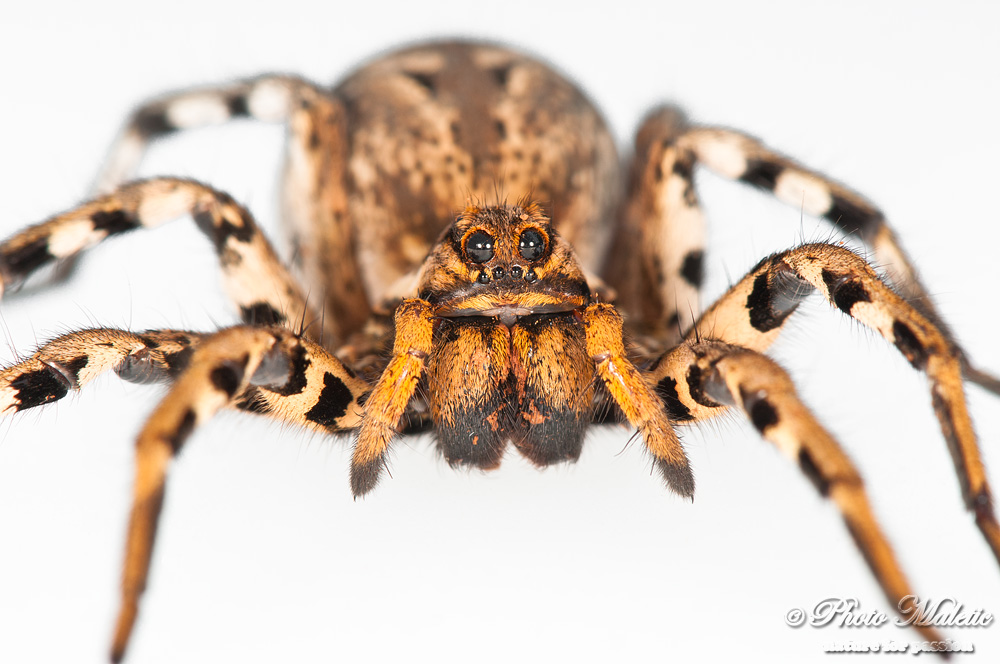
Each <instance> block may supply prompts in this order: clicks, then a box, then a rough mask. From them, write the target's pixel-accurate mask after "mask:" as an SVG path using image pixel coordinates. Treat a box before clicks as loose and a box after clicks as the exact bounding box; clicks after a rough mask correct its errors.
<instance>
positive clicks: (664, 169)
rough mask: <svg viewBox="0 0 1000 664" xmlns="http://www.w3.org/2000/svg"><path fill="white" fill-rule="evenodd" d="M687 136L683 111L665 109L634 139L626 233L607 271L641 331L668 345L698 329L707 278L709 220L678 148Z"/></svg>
mask: <svg viewBox="0 0 1000 664" xmlns="http://www.w3.org/2000/svg"><path fill="white" fill-rule="evenodd" d="M685 131H687V121H686V119H685V118H684V115H683V113H682V112H681V111H680V110H679V109H677V108H674V107H666V108H661V109H657V110H655V111H653V112H652V113H651V114H650V115H649V116H648V117H647V118H646V119H645V121H644V122H643V124H642V127H641V128H640V129H639V132H638V133H637V134H636V139H635V157H634V159H633V162H632V172H631V174H630V177H629V192H628V200H627V207H626V210H625V216H624V218H623V220H622V223H623V224H624V225H625V228H624V229H623V231H622V232H620V233H618V234H617V235H616V241H617V242H618V245H617V246H615V247H614V249H613V250H612V253H611V257H610V259H609V260H610V261H611V263H610V265H609V266H608V268H609V270H608V279H609V281H611V283H612V285H613V286H614V287H615V289H616V290H617V292H618V300H617V301H618V303H620V304H621V305H622V306H623V307H624V308H626V309H627V310H628V311H632V312H638V313H639V314H640V319H641V328H642V331H643V332H644V333H647V334H649V335H650V336H651V337H654V338H656V339H659V340H662V341H663V342H665V343H667V344H669V345H673V344H674V343H676V342H677V341H679V340H680V337H681V330H689V329H691V326H692V325H693V324H694V316H695V315H696V312H698V311H700V307H699V303H698V301H699V291H700V289H701V284H702V280H703V276H704V268H703V263H704V256H705V216H704V214H703V212H702V210H701V206H700V205H699V203H698V194H697V192H696V191H695V187H694V166H695V154H694V153H693V152H692V151H691V150H690V148H689V147H687V146H684V145H682V144H680V143H679V142H678V139H679V138H680V137H681V136H683V135H684V132H685ZM654 294H655V295H654Z"/></svg>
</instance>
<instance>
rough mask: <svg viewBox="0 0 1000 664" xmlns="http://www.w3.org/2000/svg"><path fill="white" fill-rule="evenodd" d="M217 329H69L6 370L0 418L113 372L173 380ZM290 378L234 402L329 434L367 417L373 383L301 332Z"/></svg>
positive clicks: (0, 372)
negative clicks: (365, 398) (209, 331)
mask: <svg viewBox="0 0 1000 664" xmlns="http://www.w3.org/2000/svg"><path fill="white" fill-rule="evenodd" d="M208 336H210V335H208V334H204V333H199V332H187V331H179V330H147V331H145V332H139V333H133V332H126V331H124V330H116V329H112V328H95V329H87V330H78V331H75V332H70V333H69V334H65V335H62V336H60V337H57V338H55V339H53V340H52V341H50V342H48V343H46V344H44V345H42V346H41V347H40V348H39V349H38V350H37V351H35V352H34V353H33V354H32V355H31V356H30V357H27V358H25V359H23V360H21V361H20V362H17V363H16V364H13V365H11V366H9V367H6V368H4V369H0V417H3V416H4V415H7V414H10V413H15V412H20V411H22V410H26V409H28V408H33V407H35V406H41V405H44V404H48V403H52V402H55V401H58V400H59V399H62V398H63V397H65V396H66V395H67V394H68V393H69V392H70V391H76V390H80V389H83V387H84V386H85V385H87V384H89V383H90V382H92V381H93V380H94V379H95V378H97V377H98V376H99V375H101V374H103V373H105V372H107V371H112V370H113V371H114V372H115V373H116V374H118V376H119V377H120V378H122V379H124V380H127V381H130V382H133V383H152V382H163V381H173V380H174V379H176V378H177V377H178V376H179V375H180V374H181V372H182V371H184V370H185V369H186V368H187V367H188V364H189V363H190V361H191V356H192V355H193V353H194V351H195V349H196V348H197V347H198V345H199V344H200V343H201V342H202V340H203V339H205V338H206V337H208ZM287 363H288V369H287V374H288V379H287V381H286V382H285V383H284V384H282V385H269V386H260V385H253V386H251V387H249V388H248V389H247V390H246V391H245V392H243V393H241V394H240V395H239V397H238V398H237V399H236V400H235V401H234V402H233V404H232V405H233V406H234V407H236V408H238V409H240V410H243V411H246V412H251V413H258V414H261V415H265V416H267V417H271V418H274V419H278V420H281V421H284V422H288V423H290V424H297V425H299V426H302V427H305V428H309V429H314V430H318V431H322V432H326V433H337V432H343V431H349V430H351V429H354V428H356V427H357V426H358V425H359V424H360V423H361V416H362V408H361V405H360V402H361V401H363V396H364V395H365V394H366V393H367V392H369V391H371V386H370V385H368V383H366V382H365V381H363V380H361V379H360V378H358V377H357V376H356V375H355V374H354V372H353V371H351V369H350V368H348V367H347V366H346V365H345V364H343V363H342V362H341V361H340V360H338V359H337V358H335V357H333V356H332V355H330V354H329V352H328V351H326V350H325V349H323V347H322V346H319V345H318V344H316V343H314V342H312V341H310V340H308V339H305V338H302V337H298V338H297V341H296V343H289V345H288V357H287Z"/></svg>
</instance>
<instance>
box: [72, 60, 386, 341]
mask: <svg viewBox="0 0 1000 664" xmlns="http://www.w3.org/2000/svg"><path fill="white" fill-rule="evenodd" d="M237 118H253V119H256V120H261V121H264V122H284V123H286V124H287V125H288V129H289V140H288V148H287V158H286V168H285V177H284V192H283V199H284V202H283V216H284V217H285V218H286V221H287V222H288V226H289V227H290V228H291V230H292V232H291V242H292V246H293V249H294V253H293V261H294V262H295V265H296V267H299V268H301V270H302V277H303V280H304V282H305V283H310V284H330V285H336V287H335V288H331V289H330V291H329V292H326V293H318V294H314V297H318V299H320V300H321V301H322V302H323V303H324V305H325V308H326V313H327V314H328V315H327V316H326V320H327V321H328V326H329V328H330V329H328V330H327V332H328V333H332V334H333V339H332V340H331V342H330V344H329V346H330V347H335V346H337V345H339V344H340V343H343V342H345V341H346V340H347V339H348V338H349V337H350V336H351V334H352V333H354V332H356V331H358V330H360V329H361V328H362V326H363V325H364V323H365V322H366V321H367V319H368V316H369V307H370V305H369V302H368V298H367V296H366V293H365V288H364V287H363V285H362V280H361V271H360V266H359V263H358V258H357V257H356V256H355V252H356V251H357V250H358V247H359V245H361V243H359V241H358V239H357V238H356V237H355V230H354V228H353V226H352V225H351V224H350V214H349V212H348V196H347V193H346V192H347V184H346V179H347V152H348V149H349V140H348V138H347V136H348V133H347V114H346V111H345V109H344V107H343V104H342V103H341V101H340V100H339V99H337V98H335V97H334V96H333V94H332V93H330V92H328V91H327V90H324V89H323V88H321V87H319V86H317V85H315V84H313V83H310V82H309V81H306V80H304V79H301V78H298V77H295V76H288V75H278V74H272V75H265V76H260V77H257V78H252V79H247V80H243V81H237V82H235V83H231V84H225V85H220V86H215V87H205V88H198V89H193V90H183V91H180V92H175V93H172V94H168V95H165V96H163V97H161V98H159V99H155V100H152V101H149V102H146V103H145V104H142V105H141V106H140V107H139V108H137V109H136V110H135V111H134V112H133V114H132V116H131V118H130V119H129V121H128V122H127V123H126V125H125V127H124V129H123V130H122V132H121V133H120V134H119V136H118V139H117V141H116V142H115V144H114V145H113V146H112V148H111V151H110V153H109V155H108V158H107V159H106V161H105V163H104V167H103V170H102V171H101V173H100V174H99V176H98V178H97V185H96V189H97V191H98V192H99V193H109V192H111V191H113V190H114V189H115V188H116V187H119V186H120V185H121V184H122V183H123V182H125V181H126V180H129V179H131V178H133V177H134V176H135V174H136V171H137V168H138V166H139V163H140V161H141V159H142V156H143V154H144V152H145V151H146V148H147V146H148V145H149V144H150V143H151V142H152V141H155V140H158V139H160V138H163V137H166V136H169V135H171V134H174V133H176V132H178V131H182V130H187V129H194V128H198V127H207V126H212V125H218V124H222V123H225V122H227V121H230V120H233V119H237ZM362 250H363V246H362ZM59 264H60V265H67V264H69V263H68V261H65V260H61V261H60V263H59ZM292 318H294V316H292ZM258 322H266V321H258Z"/></svg>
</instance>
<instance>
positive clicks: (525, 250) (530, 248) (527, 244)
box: [465, 228, 545, 263]
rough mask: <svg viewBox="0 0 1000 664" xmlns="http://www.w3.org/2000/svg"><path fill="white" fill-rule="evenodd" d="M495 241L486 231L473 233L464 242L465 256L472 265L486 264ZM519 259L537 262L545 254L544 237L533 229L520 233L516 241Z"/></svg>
mask: <svg viewBox="0 0 1000 664" xmlns="http://www.w3.org/2000/svg"><path fill="white" fill-rule="evenodd" d="M495 246H496V240H494V239H493V236H492V235H490V234H489V233H487V232H486V231H481V230H480V231H475V232H474V233H472V234H471V235H469V237H468V239H466V241H465V255H466V256H468V257H469V260H471V261H472V262H473V263H486V262H487V261H489V260H491V259H492V258H493V254H494V247H495ZM518 248H519V250H520V252H521V258H523V259H524V260H526V261H533V260H537V259H538V257H539V256H541V255H542V254H543V253H545V236H544V235H542V234H541V233H540V232H539V231H538V230H536V229H534V228H528V229H526V230H525V231H524V232H522V233H521V237H520V239H519V240H518Z"/></svg>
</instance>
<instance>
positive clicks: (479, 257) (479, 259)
mask: <svg viewBox="0 0 1000 664" xmlns="http://www.w3.org/2000/svg"><path fill="white" fill-rule="evenodd" d="M494 243H495V241H494V240H493V236H491V235H490V234H489V233H484V232H483V231H476V232H475V233H473V234H472V235H470V236H469V239H468V240H466V241H465V255H466V256H468V257H469V260H471V261H472V262H473V263H485V262H486V261H488V260H490V259H491V258H493V247H494Z"/></svg>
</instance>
